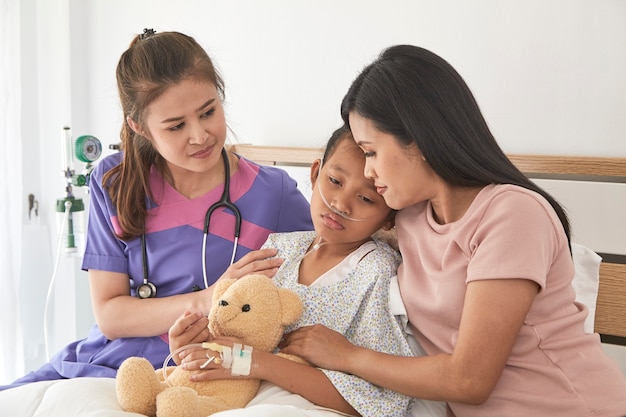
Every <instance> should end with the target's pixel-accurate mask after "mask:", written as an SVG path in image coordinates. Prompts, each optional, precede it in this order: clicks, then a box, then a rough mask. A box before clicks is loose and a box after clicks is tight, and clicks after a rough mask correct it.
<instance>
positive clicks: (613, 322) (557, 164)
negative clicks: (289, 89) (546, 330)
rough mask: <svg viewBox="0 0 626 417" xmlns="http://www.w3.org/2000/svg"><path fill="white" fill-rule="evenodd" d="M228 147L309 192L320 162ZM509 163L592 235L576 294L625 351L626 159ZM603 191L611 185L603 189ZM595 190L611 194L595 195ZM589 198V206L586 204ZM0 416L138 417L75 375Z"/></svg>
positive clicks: (289, 153) (309, 152) (100, 386)
mask: <svg viewBox="0 0 626 417" xmlns="http://www.w3.org/2000/svg"><path fill="white" fill-rule="evenodd" d="M233 150H234V151H235V152H236V153H238V154H239V155H241V156H243V157H245V158H248V159H251V160H254V161H257V162H259V163H262V164H268V165H276V166H280V167H282V168H284V169H286V170H287V171H288V172H289V173H290V174H291V175H293V176H296V177H298V176H299V178H297V179H298V180H299V181H300V183H301V184H300V186H301V187H303V188H307V187H309V188H310V184H309V183H308V166H309V165H310V163H311V162H312V161H314V160H315V159H317V158H320V157H321V149H318V148H295V147H275V146H254V145H235V146H233ZM509 158H510V159H511V160H512V161H513V163H515V164H516V165H517V166H518V167H519V168H520V169H521V170H522V171H523V172H525V173H526V174H527V175H528V176H529V177H531V178H533V179H535V180H536V181H537V182H538V183H540V184H541V185H542V186H543V187H544V188H546V189H547V190H548V191H549V192H551V193H552V194H553V195H555V196H556V197H557V199H558V200H559V201H560V202H561V203H563V204H564V205H565V206H566V209H567V210H568V211H569V212H570V215H571V217H572V226H573V236H574V241H577V239H578V237H579V233H578V228H581V229H584V228H586V229H587V230H588V233H587V235H588V236H590V237H584V236H583V237H582V240H584V242H582V243H583V244H584V245H585V246H584V247H583V248H585V247H587V248H590V249H591V250H592V251H588V253H591V254H592V255H593V256H596V255H595V253H598V254H599V255H600V257H601V260H600V258H597V263H594V262H593V259H592V260H591V263H587V264H586V266H585V268H586V269H585V268H582V267H581V268H580V270H578V269H577V278H576V280H577V282H578V286H577V287H576V289H577V292H580V293H585V294H584V296H585V300H586V303H588V306H589V308H590V311H591V312H592V313H591V314H590V316H591V317H590V318H591V323H592V324H591V329H593V331H595V332H596V333H599V334H600V337H601V339H602V341H603V342H604V343H606V344H610V345H621V346H626V244H625V242H626V239H625V238H624V237H626V226H625V225H618V223H619V221H620V220H621V221H622V222H624V223H626V219H625V218H624V215H623V213H625V212H626V158H604V157H584V156H543V155H520V154H515V155H509ZM563 186H565V188H569V189H570V191H571V190H573V192H572V193H570V194H574V196H573V197H571V196H570V197H567V196H566V197H563V198H561V196H560V195H559V193H558V192H556V191H555V190H557V189H558V188H559V187H563ZM607 186H610V187H616V188H614V189H609V190H608V191H607V190H606V187H607ZM597 189H600V190H601V191H604V192H605V194H607V193H608V197H606V196H605V197H593V193H594V192H595V191H597ZM581 190H582V191H581ZM563 199H565V200H566V201H564V200H563ZM590 200H593V202H592V203H590ZM581 202H582V204H581ZM619 204H621V205H622V206H619ZM616 205H617V207H615V206H616ZM579 206H585V207H583V208H581V207H579ZM589 207H591V209H589ZM605 208H606V209H609V211H610V210H613V212H614V215H612V216H609V215H603V214H598V213H600V212H601V210H602V209H605ZM581 210H582V211H585V210H587V211H591V217H592V219H591V220H587V221H586V223H582V222H580V219H579V214H578V213H579V212H580V211H581ZM572 214H573V215H572ZM596 223H603V224H604V226H603V229H601V230H598V228H597V227H596ZM607 229H608V230H607ZM608 233H617V235H618V236H617V237H614V238H613V240H614V241H616V242H617V243H616V244H614V245H613V247H617V249H610V250H606V249H604V248H606V247H607V246H605V245H604V241H605V236H608ZM587 241H588V242H589V243H587ZM596 246H597V247H596ZM588 253H586V254H583V256H587V255H588ZM578 265H579V264H578V263H577V268H578ZM583 269H584V270H583ZM594 310H595V313H594ZM618 349H625V350H624V352H621V355H622V357H623V359H622V360H623V361H626V348H621V347H620V348H618ZM0 416H24V417H31V416H32V417H44V416H45V417H72V416H81V417H90V416H112V417H115V416H120V417H129V416H139V415H138V414H135V413H128V412H124V411H122V410H121V409H120V407H119V405H118V404H117V399H116V395H115V381H114V380H113V379H109V378H78V379H72V380H62V381H53V382H47V381H44V382H39V383H35V384H30V385H28V386H24V387H20V388H16V389H12V390H8V391H4V392H0Z"/></svg>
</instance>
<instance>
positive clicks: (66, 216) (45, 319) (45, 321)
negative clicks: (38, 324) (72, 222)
mask: <svg viewBox="0 0 626 417" xmlns="http://www.w3.org/2000/svg"><path fill="white" fill-rule="evenodd" d="M71 207H72V202H71V201H66V202H65V212H64V214H63V221H62V222H61V229H60V233H59V239H58V241H57V258H56V260H55V262H54V270H53V272H52V277H51V278H50V285H48V294H47V295H46V304H45V307H44V312H43V335H44V344H45V346H46V360H47V361H48V362H49V361H50V340H49V338H48V309H49V306H50V298H51V296H52V289H53V288H54V280H55V278H56V275H57V272H58V269H59V261H60V260H61V246H62V243H63V231H64V230H65V224H66V223H67V222H68V219H69V217H70V209H71Z"/></svg>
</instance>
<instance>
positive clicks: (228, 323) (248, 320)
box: [116, 274, 303, 417]
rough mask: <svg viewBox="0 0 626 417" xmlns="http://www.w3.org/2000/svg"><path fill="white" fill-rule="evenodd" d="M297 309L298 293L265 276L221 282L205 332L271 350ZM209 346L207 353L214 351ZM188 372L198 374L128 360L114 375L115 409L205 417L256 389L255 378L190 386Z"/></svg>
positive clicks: (174, 416) (159, 416) (240, 402)
mask: <svg viewBox="0 0 626 417" xmlns="http://www.w3.org/2000/svg"><path fill="white" fill-rule="evenodd" d="M302 308H303V306H302V301H301V300H300V297H299V296H298V294H296V293H295V292H293V291H291V290H287V289H284V288H278V287H277V286H276V285H275V284H274V282H273V281H272V280H271V279H270V278H267V277H266V276H264V275H257V274H253V275H247V276H245V277H243V278H240V279H237V280H235V279H222V280H219V281H218V282H217V284H216V285H215V289H214V292H213V304H212V308H211V311H210V312H209V331H210V333H211V334H212V335H213V336H233V337H237V338H239V339H240V340H242V342H243V343H245V345H249V346H251V347H252V348H253V349H258V350H263V351H267V352H272V351H274V349H275V348H276V347H277V346H278V343H279V342H280V340H281V338H282V336H283V333H284V330H285V327H286V326H287V325H289V324H293V323H295V322H296V321H297V320H298V319H299V318H300V316H301V314H302ZM205 345H206V344H205ZM210 345H213V346H212V347H211V349H212V350H219V348H217V347H216V346H215V344H210ZM279 354H280V353H279ZM289 359H292V360H298V359H297V358H293V357H290V358H289ZM191 372H201V371H186V370H184V369H183V368H182V367H178V366H167V367H166V368H165V369H158V370H156V371H155V369H154V368H153V367H152V365H151V364H150V362H148V360H147V359H145V358H139V357H131V358H128V359H126V360H125V361H124V362H123V363H122V365H121V366H120V368H119V370H118V373H117V376H116V391H117V397H118V401H119V403H120V406H121V407H122V409H124V410H125V411H131V412H135V413H139V414H144V415H146V416H157V417H201V416H202V417H204V416H208V415H211V414H214V413H216V412H218V411H224V410H229V409H233V408H242V407H244V406H245V405H246V404H247V403H248V402H249V401H250V400H251V399H252V398H253V397H254V396H255V395H256V392H257V390H258V388H259V385H260V380H258V379H228V380H216V381H201V382H192V381H190V380H189V375H190V373H191ZM164 373H165V374H166V375H165V376H164Z"/></svg>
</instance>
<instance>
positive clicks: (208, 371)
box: [182, 337, 360, 416]
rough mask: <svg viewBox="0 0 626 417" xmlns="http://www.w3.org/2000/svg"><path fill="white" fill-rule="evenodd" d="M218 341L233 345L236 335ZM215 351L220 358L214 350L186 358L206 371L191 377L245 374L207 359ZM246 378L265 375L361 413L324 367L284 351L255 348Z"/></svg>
mask: <svg viewBox="0 0 626 417" xmlns="http://www.w3.org/2000/svg"><path fill="white" fill-rule="evenodd" d="M217 345H221V346H227V347H231V346H232V345H233V339H232V338H221V337H218V338H216V339H214V341H213V343H211V346H217ZM206 352H212V351H206ZM212 355H215V357H216V358H219V352H212V353H210V354H205V355H200V356H198V352H195V353H193V354H191V355H189V356H187V357H186V358H185V359H184V360H183V362H182V366H183V367H184V369H186V370H198V369H199V368H200V366H202V367H203V368H202V369H203V372H199V373H195V372H194V373H193V374H192V375H191V376H190V379H191V380H192V381H210V380H216V379H234V378H242V377H241V376H233V375H232V373H231V369H226V368H224V367H223V366H222V365H221V364H219V363H216V362H220V361H219V360H213V361H211V362H210V363H207V357H209V356H212ZM244 378H258V379H263V380H266V381H268V382H271V383H273V384H275V385H277V386H279V387H281V388H284V389H285V390H287V391H289V392H292V393H294V394H298V395H301V396H302V397H304V398H306V399H307V400H309V401H310V402H312V403H314V404H317V405H319V406H322V407H327V408H331V409H333V410H337V411H340V412H343V413H347V414H350V415H353V416H360V414H359V413H358V412H357V411H356V410H355V409H354V408H352V406H351V405H350V404H348V402H346V401H345V400H344V398H343V397H342V396H341V394H339V392H338V391H337V389H336V388H335V386H334V385H333V384H332V383H331V382H330V380H329V379H328V378H327V377H326V375H325V374H324V373H323V372H322V371H320V370H319V369H317V368H313V367H311V366H308V365H304V364H302V363H298V362H296V361H293V360H291V359H288V358H286V357H283V356H281V355H276V354H274V353H271V352H264V351H261V350H253V351H252V362H251V366H250V374H249V375H247V376H244Z"/></svg>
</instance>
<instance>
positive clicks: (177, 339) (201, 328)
mask: <svg viewBox="0 0 626 417" xmlns="http://www.w3.org/2000/svg"><path fill="white" fill-rule="evenodd" d="M208 324H209V319H208V318H207V317H206V316H204V315H203V314H202V313H200V312H197V313H191V312H189V311H185V313H184V314H183V315H182V316H180V317H179V318H178V319H176V321H175V322H174V324H173V325H172V327H170V330H169V332H168V337H169V341H170V352H174V351H175V350H177V349H179V348H181V347H183V346H186V345H189V344H191V343H202V342H205V341H206V340H208V339H209V329H208V327H207V326H208ZM187 354H189V352H188V351H182V352H180V353H179V354H177V355H174V357H173V359H174V362H176V363H177V364H180V361H181V359H180V358H182V357H185V355H187Z"/></svg>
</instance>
